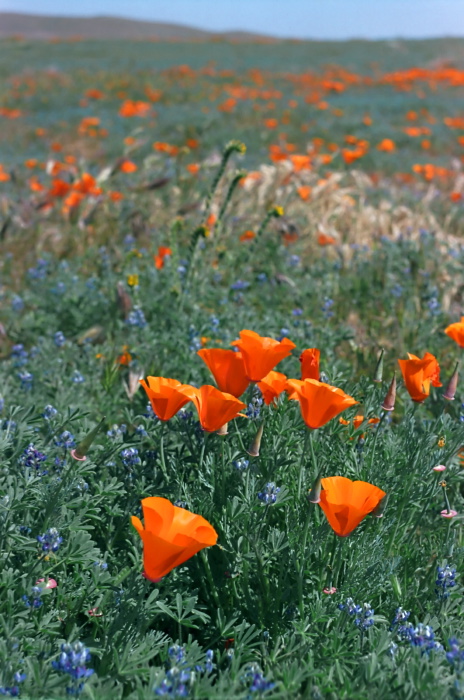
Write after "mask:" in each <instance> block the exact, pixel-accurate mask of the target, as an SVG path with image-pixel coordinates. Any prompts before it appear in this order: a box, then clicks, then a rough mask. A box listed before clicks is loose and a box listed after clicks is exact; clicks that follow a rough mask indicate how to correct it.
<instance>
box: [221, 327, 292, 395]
mask: <svg viewBox="0 0 464 700" xmlns="http://www.w3.org/2000/svg"><path fill="white" fill-rule="evenodd" d="M232 345H235V346H236V347H238V348H240V352H241V353H242V357H243V363H244V365H245V373H246V375H247V377H248V379H249V380H250V381H251V382H260V381H261V379H263V378H264V377H265V376H266V374H268V373H269V372H270V371H271V370H272V369H274V367H275V366H276V365H277V364H278V363H279V362H280V361H281V360H283V359H284V357H288V355H290V354H291V352H292V350H293V348H295V347H296V346H295V343H292V341H291V340H289V339H288V338H284V339H283V340H281V341H280V342H279V341H278V340H273V339H272V338H266V337H263V336H260V335H258V333H255V332H254V331H248V330H244V331H241V332H240V340H235V341H234V342H233V343H232Z"/></svg>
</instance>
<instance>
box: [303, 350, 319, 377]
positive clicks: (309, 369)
mask: <svg viewBox="0 0 464 700" xmlns="http://www.w3.org/2000/svg"><path fill="white" fill-rule="evenodd" d="M320 356H321V351H320V350H318V349H317V348H308V349H307V350H303V352H302V353H301V355H300V363H301V379H317V381H319V358H320Z"/></svg>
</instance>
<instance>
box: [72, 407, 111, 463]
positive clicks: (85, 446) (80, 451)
mask: <svg viewBox="0 0 464 700" xmlns="http://www.w3.org/2000/svg"><path fill="white" fill-rule="evenodd" d="M105 420H106V417H105V416H103V418H102V419H101V421H100V422H99V423H98V425H96V426H95V428H94V429H93V430H91V431H90V433H89V434H88V435H86V437H85V438H84V439H83V440H82V441H81V442H80V443H79V444H78V446H77V447H76V448H75V449H74V450H71V457H73V458H74V459H77V460H78V461H79V462H83V461H84V459H85V458H86V455H87V452H88V451H89V448H90V446H91V444H92V443H93V441H94V440H95V438H96V437H97V435H98V433H99V431H100V428H101V427H102V425H103V423H104V422H105Z"/></svg>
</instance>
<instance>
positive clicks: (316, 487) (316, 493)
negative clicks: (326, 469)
mask: <svg viewBox="0 0 464 700" xmlns="http://www.w3.org/2000/svg"><path fill="white" fill-rule="evenodd" d="M321 489H322V477H321V475H320V474H318V475H317V477H316V481H315V482H314V483H313V485H312V486H311V490H310V491H309V493H308V496H307V498H308V501H309V503H319V502H320V500H321Z"/></svg>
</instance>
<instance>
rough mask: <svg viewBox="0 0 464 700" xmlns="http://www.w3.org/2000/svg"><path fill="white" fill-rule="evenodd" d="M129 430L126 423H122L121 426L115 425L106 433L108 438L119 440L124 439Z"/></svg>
mask: <svg viewBox="0 0 464 700" xmlns="http://www.w3.org/2000/svg"><path fill="white" fill-rule="evenodd" d="M126 430H127V426H126V425H125V424H124V423H121V425H117V424H115V425H113V426H111V428H110V429H109V430H107V431H106V434H107V436H108V437H109V438H110V440H117V439H118V438H120V437H122V436H123V435H124V433H125V432H126Z"/></svg>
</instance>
